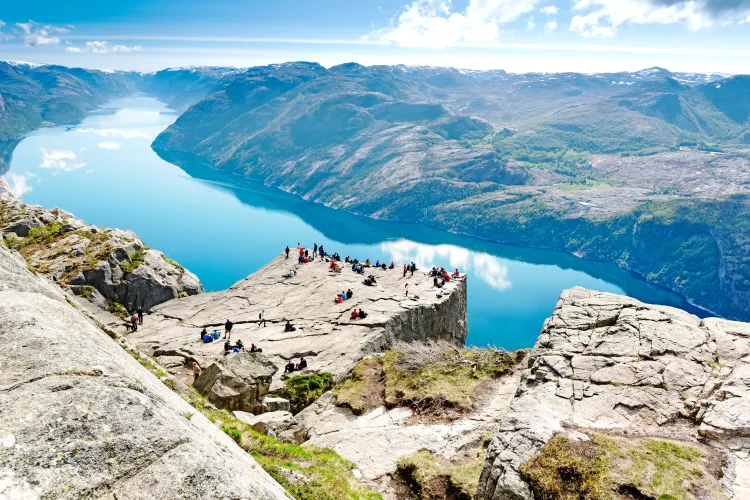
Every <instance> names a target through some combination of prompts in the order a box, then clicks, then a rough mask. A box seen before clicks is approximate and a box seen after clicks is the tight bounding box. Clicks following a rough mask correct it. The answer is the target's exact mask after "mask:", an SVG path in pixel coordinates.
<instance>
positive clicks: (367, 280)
mask: <svg viewBox="0 0 750 500" xmlns="http://www.w3.org/2000/svg"><path fill="white" fill-rule="evenodd" d="M364 283H365V286H372V280H371V279H370V278H365V281H364Z"/></svg>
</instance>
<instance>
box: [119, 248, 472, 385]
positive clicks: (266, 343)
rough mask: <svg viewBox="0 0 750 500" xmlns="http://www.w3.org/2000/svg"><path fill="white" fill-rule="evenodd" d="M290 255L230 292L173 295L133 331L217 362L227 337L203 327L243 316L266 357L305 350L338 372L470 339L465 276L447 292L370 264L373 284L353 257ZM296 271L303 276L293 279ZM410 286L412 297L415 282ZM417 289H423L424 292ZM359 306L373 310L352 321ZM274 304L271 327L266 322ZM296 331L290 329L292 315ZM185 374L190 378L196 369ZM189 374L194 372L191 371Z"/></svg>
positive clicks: (174, 352) (147, 344)
mask: <svg viewBox="0 0 750 500" xmlns="http://www.w3.org/2000/svg"><path fill="white" fill-rule="evenodd" d="M296 262H297V261H296V259H293V258H290V259H289V260H286V259H285V258H284V257H283V256H280V257H278V258H276V259H274V260H273V261H271V262H270V263H269V264H268V265H266V266H264V267H263V268H261V269H259V270H258V271H257V272H256V273H254V274H252V275H250V276H249V277H248V278H246V279H244V280H242V281H240V282H238V283H236V284H235V285H233V286H232V287H231V288H229V289H228V290H226V291H223V292H218V293H206V294H200V295H195V296H192V297H185V298H180V299H176V300H172V301H169V302H166V303H164V304H162V305H160V306H158V307H156V308H155V310H154V313H153V314H151V315H150V316H149V317H148V318H147V321H146V323H145V324H144V326H143V327H142V328H139V329H138V331H137V332H135V333H132V334H128V338H129V339H130V340H131V341H133V342H135V343H136V344H137V345H139V346H140V347H141V348H142V349H144V350H146V351H148V352H150V353H153V355H154V356H156V357H161V356H183V357H184V358H185V360H186V362H188V361H192V360H197V361H198V363H199V364H200V365H201V366H202V367H204V368H205V367H207V366H209V365H210V364H211V363H212V362H213V361H214V360H216V359H217V358H219V357H221V356H223V353H224V346H223V339H222V340H221V341H219V342H212V343H203V342H202V340H201V338H200V332H201V330H202V329H203V328H207V329H208V331H209V332H210V331H212V330H213V329H218V330H220V331H221V332H222V335H223V331H224V326H223V325H224V323H225V322H226V320H227V319H230V320H231V321H232V322H233V323H234V327H233V329H232V334H231V341H232V342H233V343H234V342H236V341H237V340H242V342H243V344H244V345H245V347H249V346H250V345H251V343H255V344H256V345H257V346H259V347H261V348H262V349H263V355H264V356H266V357H267V358H268V359H270V360H271V361H272V362H273V363H274V364H275V365H276V366H277V367H279V368H283V367H284V365H286V363H287V362H288V361H289V360H295V362H296V361H298V360H299V358H300V357H304V358H305V359H306V360H307V363H308V370H307V372H329V373H332V374H333V375H334V377H335V378H337V379H338V378H341V377H343V376H344V375H346V374H347V373H348V372H349V371H350V370H351V369H352V368H353V367H354V365H355V364H356V363H357V362H358V361H359V360H361V359H362V358H363V357H365V356H366V355H368V354H371V353H374V352H381V351H383V350H385V349H387V348H388V347H389V346H390V345H392V343H393V342H395V341H399V340H404V341H417V340H421V341H425V340H438V339H443V340H448V341H450V342H453V343H455V344H456V345H463V344H464V342H465V340H466V335H467V332H468V324H467V319H466V314H467V306H466V282H465V277H461V278H459V279H452V280H451V281H449V282H447V283H446V286H445V288H443V289H442V290H443V291H444V295H443V296H442V297H438V296H437V292H438V290H437V289H436V288H434V287H433V284H432V278H430V277H428V276H426V274H425V273H424V272H423V271H417V272H415V273H414V276H411V275H410V274H407V275H406V277H404V276H403V272H402V270H401V269H400V268H396V269H393V270H382V269H373V268H371V269H369V270H368V272H367V273H366V274H374V275H375V276H376V278H377V286H366V285H364V283H363V280H364V277H363V276H361V275H359V274H356V273H354V272H353V271H352V270H351V269H350V268H349V267H346V264H345V263H342V265H343V266H344V267H343V269H342V271H341V272H340V273H335V272H333V271H331V270H330V269H329V263H328V262H321V261H320V259H318V260H317V261H315V262H313V263H309V264H297V263H296ZM290 269H295V270H296V275H295V276H294V277H293V278H284V277H283V275H285V274H287V273H289V271H290ZM406 284H408V285H409V296H408V297H407V296H406V293H405V285H406ZM349 289H351V290H352V292H353V294H354V295H353V296H352V298H351V299H349V300H347V301H345V302H343V303H342V304H337V303H335V302H334V298H335V297H336V294H339V293H341V292H345V291H347V290H349ZM415 296H418V297H419V298H418V299H417V298H416V297H415ZM353 308H357V309H363V310H364V311H365V312H367V313H368V316H367V317H366V318H365V319H357V320H351V319H350V313H351V311H352V309H353ZM261 311H265V312H264V314H265V318H266V320H267V326H263V325H262V323H261V322H260V320H259V314H260V313H261ZM287 320H288V321H290V322H291V323H292V325H293V326H294V327H295V328H296V330H295V331H292V332H285V331H284V326H285V322H286V321H287ZM178 372H179V373H182V374H183V377H188V378H189V376H190V375H189V374H188V373H187V372H185V371H184V370H182V371H175V374H178ZM274 377H275V380H279V379H280V378H283V377H285V375H284V374H283V372H282V370H280V371H279V372H278V373H277V374H276V375H275V376H274ZM186 380H187V379H186Z"/></svg>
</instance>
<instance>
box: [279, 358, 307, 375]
mask: <svg viewBox="0 0 750 500" xmlns="http://www.w3.org/2000/svg"><path fill="white" fill-rule="evenodd" d="M305 368H307V361H305V358H299V363H297V364H296V365H295V364H294V361H292V360H291V359H290V360H289V362H288V363H287V364H286V366H284V373H292V372H298V371H302V370H304V369H305Z"/></svg>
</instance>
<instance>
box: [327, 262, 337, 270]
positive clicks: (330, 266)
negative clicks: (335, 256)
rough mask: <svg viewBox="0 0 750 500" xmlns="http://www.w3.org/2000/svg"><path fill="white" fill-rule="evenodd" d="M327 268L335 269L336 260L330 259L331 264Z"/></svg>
mask: <svg viewBox="0 0 750 500" xmlns="http://www.w3.org/2000/svg"><path fill="white" fill-rule="evenodd" d="M328 269H336V261H335V260H332V261H331V264H330V265H329V266H328Z"/></svg>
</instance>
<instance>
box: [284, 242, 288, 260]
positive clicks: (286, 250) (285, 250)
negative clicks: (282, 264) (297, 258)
mask: <svg viewBox="0 0 750 500" xmlns="http://www.w3.org/2000/svg"><path fill="white" fill-rule="evenodd" d="M284 253H285V254H286V258H287V260H288V259H289V245H287V246H286V249H284Z"/></svg>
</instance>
